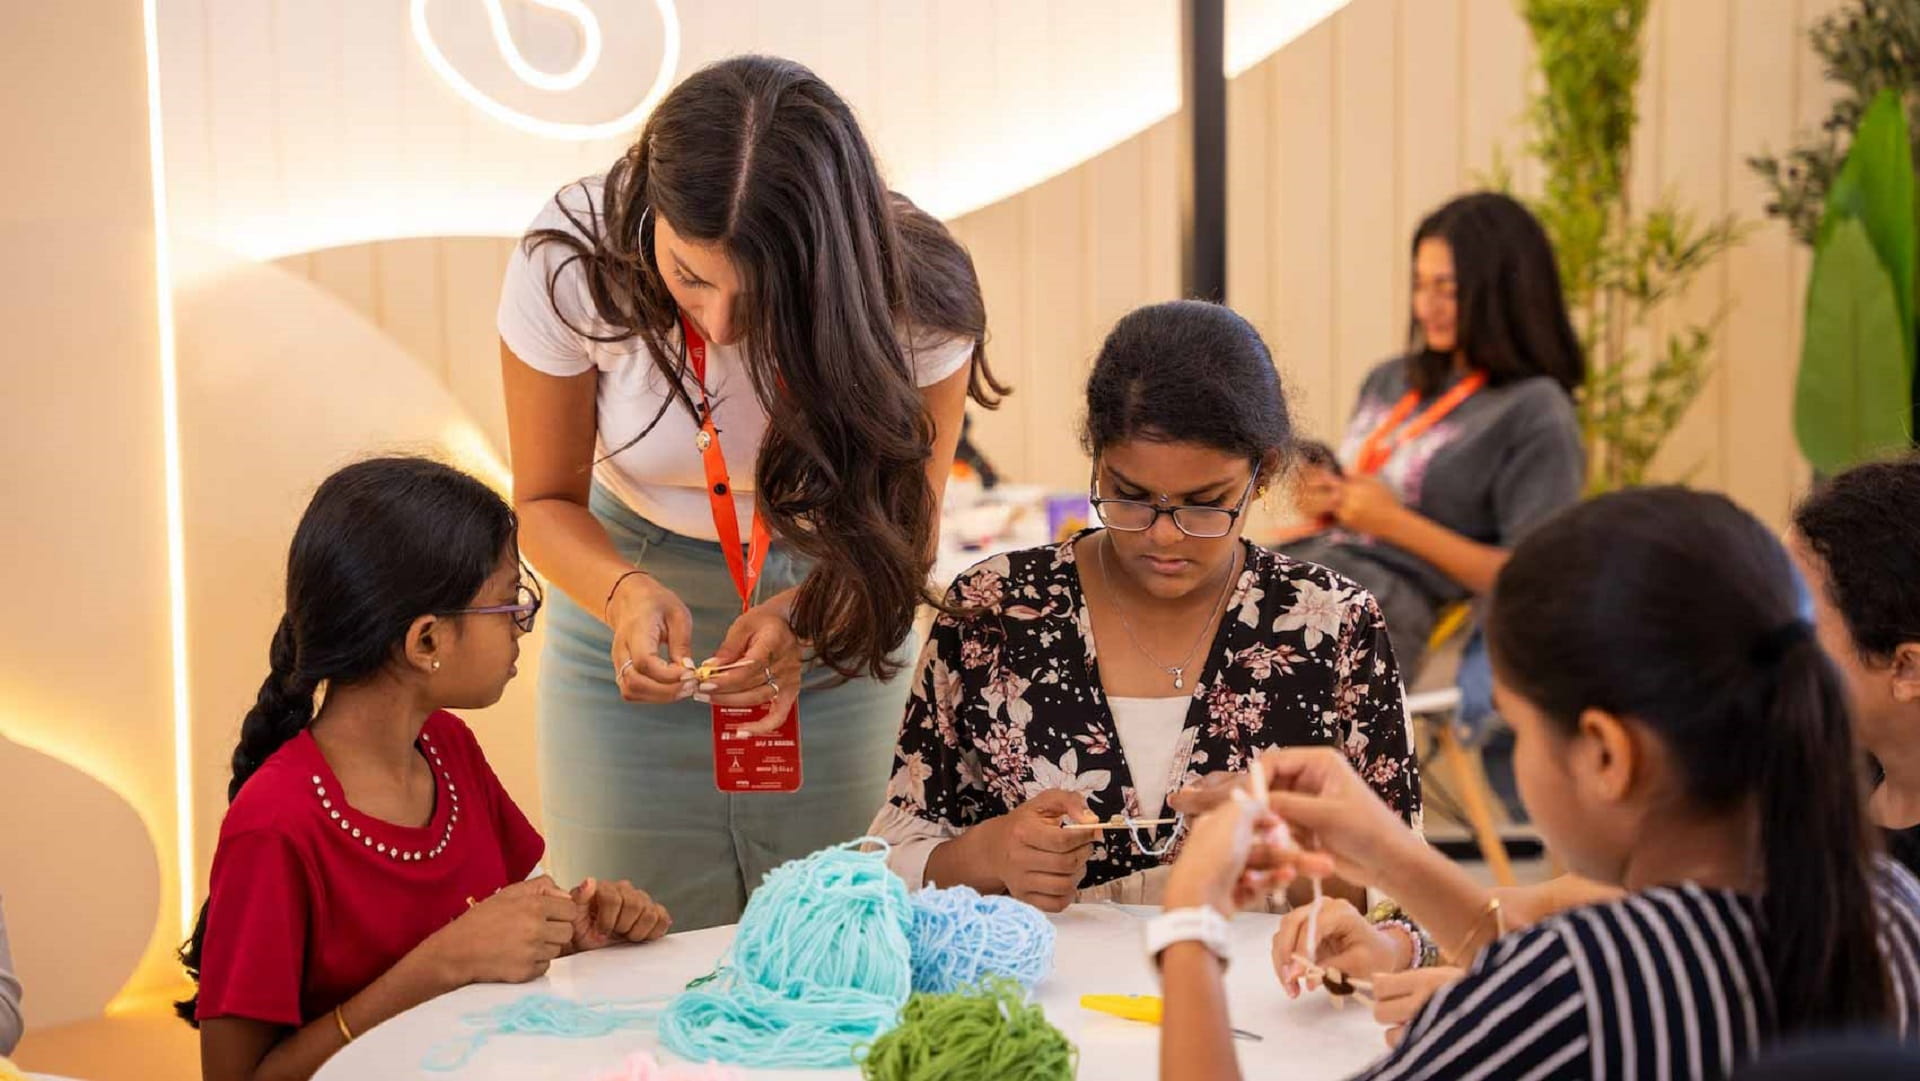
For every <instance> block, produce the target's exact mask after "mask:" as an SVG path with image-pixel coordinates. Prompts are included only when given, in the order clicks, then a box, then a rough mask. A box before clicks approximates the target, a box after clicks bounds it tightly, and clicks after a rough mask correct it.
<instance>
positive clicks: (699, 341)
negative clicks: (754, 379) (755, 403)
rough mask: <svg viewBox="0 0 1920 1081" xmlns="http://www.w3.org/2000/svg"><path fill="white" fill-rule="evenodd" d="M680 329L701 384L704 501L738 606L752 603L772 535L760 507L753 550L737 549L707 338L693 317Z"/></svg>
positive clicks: (736, 520) (735, 520)
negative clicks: (709, 381)
mask: <svg viewBox="0 0 1920 1081" xmlns="http://www.w3.org/2000/svg"><path fill="white" fill-rule="evenodd" d="M680 333H681V334H682V335H684V336H685V340H686V343H687V361H688V363H689V364H691V365H692V366H693V377H694V379H695V380H696V381H698V382H699V384H700V434H699V435H697V436H695V437H694V439H693V445H694V446H696V447H698V448H700V461H701V464H702V465H704V466H705V467H706V471H707V501H708V502H709V503H711V504H712V505H713V531H714V532H715V533H716V534H718V535H719V537H720V553H721V554H722V555H724V556H726V557H727V571H728V572H729V573H730V574H732V575H733V586H734V588H735V589H737V590H739V591H740V610H741V611H743V612H744V611H746V610H747V609H748V608H751V607H753V590H754V587H755V586H756V585H758V584H759V582H760V571H761V568H763V567H765V566H766V564H767V548H768V547H769V545H770V542H771V539H772V538H771V535H770V534H769V533H768V532H767V522H766V519H765V518H763V517H761V515H760V508H759V507H758V506H756V507H755V508H754V511H753V550H752V551H751V552H749V553H748V554H747V555H746V557H745V558H744V559H743V558H742V557H741V552H740V547H741V546H740V515H739V513H738V510H737V508H736V507H735V505H734V502H733V481H732V480H731V479H729V478H728V476H727V457H726V455H724V454H722V453H721V452H720V429H718V428H716V427H714V424H713V403H712V402H710V401H708V400H707V342H706V339H705V338H702V337H701V336H700V332H699V331H697V330H695V329H693V322H692V320H690V319H688V318H687V317H686V316H684V315H683V316H681V317H680Z"/></svg>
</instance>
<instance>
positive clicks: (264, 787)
mask: <svg viewBox="0 0 1920 1081" xmlns="http://www.w3.org/2000/svg"><path fill="white" fill-rule="evenodd" d="M539 608H540V596H539V593H538V592H537V591H536V590H535V588H534V587H533V585H532V584H531V583H529V581H528V580H527V579H526V578H525V577H524V575H523V573H522V569H521V563H520V557H519V551H518V546H517V544H516V541H515V521H514V516H513V512H512V510H511V509H509V508H508V506H507V504H506V503H505V502H503V501H502V500H501V499H500V497H499V496H497V495H495V494H494V493H493V491H492V490H491V489H489V488H487V487H486V486H485V485H483V484H481V483H480V482H479V481H477V480H475V479H473V478H472V477H469V476H467V475H466V474H464V473H461V472H459V471H457V470H454V469H451V468H448V467H447V466H444V465H440V464H438V463H435V462H430V461H426V460H424V459H418V458H381V459H375V460H372V461H367V462H361V463H359V464H357V465H352V466H348V467H347V468H345V469H343V470H341V471H339V472H338V473H335V474H334V475H333V476H332V477H329V478H328V479H327V480H326V482H325V483H323V484H322V485H321V486H320V490H319V491H318V492H317V493H315V495H314V497H313V502H312V504H310V505H309V506H308V507H307V512H306V514H305V516H303V517H302V518H301V520H300V526H299V529H298V530H297V531H296V532H295V533H294V537H293V549H292V551H291V553H290V554H289V556H288V559H287V609H286V615H284V616H283V617H281V620H280V627H279V629H278V630H277V631H275V632H274V636H273V645H272V647H271V650H270V652H269V654H268V656H269V658H270V662H271V665H272V671H271V672H269V673H268V675H267V678H266V682H264V683H263V684H261V687H260V694H259V698H258V699H257V700H256V701H255V702H254V705H253V709H252V710H250V711H249V712H248V713H247V717H246V720H245V722H244V723H243V724H242V725H241V728H240V745H239V746H238V747H236V748H234V752H233V782H232V784H231V785H229V786H228V789H227V798H228V800H229V802H230V803H231V806H230V807H229V808H228V810H227V816H226V820H225V821H224V822H222V823H221V827H220V843H219V848H218V849H217V850H216V851H215V853H214V858H213V876H212V885H211V888H210V890H209V896H208V900H207V904H206V907H205V908H203V909H202V910H201V912H200V924H199V926H198V928H196V929H195V931H194V935H193V939H192V941H191V942H189V943H188V944H187V946H186V948H185V949H184V950H183V951H182V953H181V959H182V960H183V961H184V962H185V963H186V966H187V969H188V971H189V972H190V973H192V974H194V975H195V976H196V977H197V978H198V979H199V981H200V992H199V995H198V996H197V998H196V999H193V1000H189V1001H187V1002H183V1003H181V1004H180V1013H181V1015H182V1016H183V1017H185V1018H186V1019H187V1020H188V1021H189V1022H191V1023H196V1024H198V1026H199V1028H200V1053H201V1069H202V1073H203V1075H204V1076H205V1077H206V1078H207V1081H254V1079H259V1081H264V1079H267V1078H274V1079H280V1078H306V1077H310V1076H311V1075H312V1074H313V1073H314V1071H316V1070H317V1069H318V1068H319V1067H320V1064H321V1063H323V1062H325V1061H326V1060H327V1059H328V1058H329V1057H330V1056H331V1055H332V1054H333V1053H334V1052H335V1051H337V1050H339V1049H340V1048H341V1047H342V1046H344V1045H345V1044H346V1043H347V1042H348V1041H349V1040H351V1039H353V1038H354V1036H355V1035H357V1034H359V1033H363V1032H365V1031H367V1030H368V1029H370V1028H372V1027H373V1026H375V1025H377V1024H379V1023H381V1022H382V1021H385V1020H386V1019H387V1018H389V1017H393V1016H394V1015H396V1014H398V1013H401V1012H402V1011H404V1010H407V1009H409V1008H411V1007H413V1006H415V1005H418V1004H419V1003H421V1002H425V1001H426V1000H428V999H430V998H433V997H434V996H436V995H439V994H441V993H443V992H446V991H450V990H453V989H454V988H457V987H461V986H464V985H466V984H469V983H477V982H485V981H502V982H522V981H526V980H531V979H534V978H536V977H538V976H540V975H541V974H542V973H544V972H545V971H546V969H547V965H548V963H549V962H550V961H552V960H553V959H554V958H555V957H558V956H561V955H563V954H567V953H572V952H576V951H579V950H589V949H595V948H598V947H600V946H606V945H610V944H612V943H614V942H626V941H631V942H644V941H647V940H649V939H654V938H658V937H659V936H661V935H663V934H665V933H666V931H667V928H668V926H669V925H670V923H671V920H670V919H669V918H668V916H667V914H666V911H665V910H664V909H662V908H661V907H660V906H658V905H656V904H654V903H653V902H652V901H651V900H650V899H649V898H648V897H647V895H646V894H645V893H642V892H640V891H639V890H636V889H634V888H633V887H632V886H631V885H629V884H628V883H626V882H596V881H594V880H592V879H588V880H587V881H585V882H583V883H581V884H580V885H579V886H577V887H575V888H574V889H573V890H572V891H571V892H569V891H566V890H563V889H561V888H559V887H558V886H557V885H555V884H554V882H553V880H552V879H550V878H548V877H546V876H544V875H542V876H540V877H537V878H530V877H529V876H531V875H532V874H533V872H534V870H535V868H536V865H537V864H538V862H539V860H540V856H541V853H542V851H543V850H544V848H545V844H544V842H542V841H541V839H540V835H539V834H538V833H535V832H534V830H533V827H532V826H531V825H529V824H528V823H527V820H526V817H525V816H524V815H522V814H521V813H520V809H519V808H518V807H516V806H514V803H513V800H512V798H511V797H509V796H508V795H507V792H506V790H505V789H504V788H502V787H501V785H500V781H499V779H498V778H496V777H495V776H494V774H493V770H492V769H491V768H489V767H488V765H487V760H486V756H485V755H483V754H482V753H481V752H480V746H479V744H478V743H476V742H475V741H474V738H473V733H472V732H470V731H468V729H467V726H466V725H464V724H462V723H461V722H460V719H459V718H457V717H455V716H454V715H453V714H451V713H448V712H446V710H448V709H481V708H484V707H486V706H490V705H492V704H493V703H494V702H496V701H498V700H499V699H500V695H501V692H502V691H504V690H505V689H506V685H507V681H508V680H510V679H512V678H513V676H514V661H515V659H516V658H517V657H518V656H519V654H520V636H521V635H523V634H525V633H526V632H527V631H529V630H531V629H532V628H533V620H534V616H535V614H536V613H537V612H538V611H539ZM323 687H324V688H325V692H324V694H323V695H321V702H320V705H319V709H318V711H317V712H316V710H315V708H314V706H315V695H316V693H317V692H320V691H321V689H322V688H323Z"/></svg>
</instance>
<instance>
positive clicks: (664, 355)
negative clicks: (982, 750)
mask: <svg viewBox="0 0 1920 1081" xmlns="http://www.w3.org/2000/svg"><path fill="white" fill-rule="evenodd" d="M603 191H604V194H603V197H602V199H601V200H600V205H598V206H593V205H591V204H590V205H589V206H588V209H587V210H586V211H585V214H584V217H582V216H581V214H580V213H579V212H577V211H575V210H574V209H571V208H567V207H566V201H562V204H561V205H562V207H563V209H565V211H566V213H567V215H568V217H569V219H570V222H571V224H572V225H573V227H574V230H577V232H578V235H575V231H574V230H566V229H545V230H536V231H533V232H531V233H529V234H528V235H527V238H526V241H525V243H526V244H527V245H528V247H529V250H531V249H532V248H534V247H537V246H538V245H541V244H559V245H561V246H562V247H564V248H566V249H568V256H567V258H565V259H563V260H561V261H560V262H559V264H558V265H557V266H556V268H555V271H554V274H553V277H552V278H551V279H550V280H549V282H548V290H549V297H550V298H551V295H552V289H553V288H554V285H555V283H556V282H558V280H559V277H560V274H561V273H562V272H563V271H564V270H565V269H566V267H567V266H569V265H570V264H572V263H573V262H575V261H578V262H579V264H580V270H581V272H582V276H583V278H584V280H585V282H586V287H587V293H588V296H589V297H590V298H591V300H592V303H593V309H594V314H595V316H597V318H598V320H599V321H600V322H601V323H602V324H604V325H605V327H606V328H607V329H606V330H605V331H604V332H602V333H590V332H588V331H587V330H585V329H583V328H579V327H575V328H573V329H574V330H575V331H576V332H578V333H581V334H582V335H583V336H584V337H587V338H590V339H591V340H595V341H602V342H613V341H627V340H631V339H634V338H638V339H639V340H640V341H641V342H642V343H644V344H645V345H646V346H647V349H648V352H649V353H650V354H651V356H652V358H653V363H654V365H655V366H656V368H657V369H658V371H659V373H660V375H661V376H662V377H663V380H664V382H665V384H666V385H667V386H668V387H670V388H672V393H671V394H670V396H668V397H667V398H666V400H664V401H663V402H662V403H661V407H660V411H659V412H658V413H656V414H655V415H654V417H653V420H652V421H651V422H650V423H649V424H648V425H647V426H646V427H644V428H642V429H641V430H640V431H639V432H637V433H634V434H633V436H632V437H631V439H630V440H629V441H628V442H627V444H626V446H631V445H632V444H633V442H636V441H638V440H639V439H641V438H644V437H645V436H646V435H647V433H648V432H650V431H652V430H653V427H654V426H655V425H657V424H658V423H659V421H660V418H661V417H663V416H665V414H666V411H667V410H668V409H669V408H673V406H674V403H675V402H678V403H679V407H680V408H683V409H685V410H687V411H688V413H689V415H697V414H696V407H695V405H694V402H693V397H692V395H691V394H690V392H689V390H688V387H689V386H690V385H691V384H690V382H689V379H690V376H689V373H688V367H687V360H686V356H685V350H684V348H683V347H682V346H681V345H680V344H679V343H678V342H677V340H675V339H676V335H674V333H673V331H674V328H675V325H676V323H677V322H678V309H677V308H676V307H675V305H674V302H673V296H672V294H671V293H670V292H669V291H668V289H667V284H666V282H665V280H664V279H663V278H662V277H661V275H660V271H659V268H658V267H657V266H656V264H655V260H654V257H653V236H654V228H655V223H656V222H657V221H658V219H659V218H661V217H664V218H665V219H666V220H667V221H668V222H670V223H672V226H673V229H674V230H675V231H676V232H677V233H678V234H679V235H681V236H683V237H686V238H687V239H688V240H691V241H695V242H698V243H702V244H720V245H723V246H724V248H725V249H726V251H727V252H728V254H729V255H730V256H731V257H732V260H733V262H734V264H735V265H736V266H737V267H738V269H739V272H740V275H741V280H742V296H743V310H742V311H741V312H739V313H738V314H739V317H740V318H741V320H742V323H743V326H744V327H745V328H746V329H745V333H744V335H743V342H742V345H743V352H744V355H745V357H746V362H747V363H746V366H747V371H748V375H749V378H750V381H751V383H752V386H753V392H754V395H755V397H756V398H758V399H759V402H760V404H761V406H762V407H763V408H764V409H765V410H766V413H767V418H768V423H767V429H766V436H765V438H764V439H763V441H762V442H761V445H760V455H759V459H758V460H757V461H756V462H755V463H754V476H755V480H756V481H757V485H758V489H759V499H760V504H761V507H762V508H763V510H764V512H765V514H766V516H767V522H768V525H769V526H770V527H771V528H772V529H773V531H774V532H775V533H777V534H778V535H779V536H780V538H781V539H782V540H783V541H785V542H786V543H787V544H789V545H791V546H792V547H793V548H794V549H795V550H796V551H797V552H799V553H800V554H801V555H803V556H805V557H808V558H809V559H811V561H812V564H813V569H812V571H811V572H810V573H809V574H808V576H807V579H806V581H805V582H803V583H802V584H801V586H800V591H799V596H798V598H797V600H796V602H795V604H794V606H793V617H792V618H793V626H794V630H795V632H796V633H798V634H799V636H800V637H801V639H802V640H804V641H807V642H809V643H810V644H811V647H812V650H813V655H814V659H815V660H816V661H817V662H818V663H819V664H821V665H824V666H825V667H828V668H830V669H832V670H833V671H834V672H836V673H838V674H839V675H840V676H842V677H847V678H851V677H854V676H858V675H862V674H865V675H872V676H876V677H883V678H884V677H888V676H891V675H892V674H894V673H895V672H896V671H898V670H899V667H900V665H899V663H898V662H897V661H895V660H894V659H893V657H892V653H893V651H894V649H895V648H896V647H897V646H898V644H899V643H900V642H901V641H902V640H903V639H904V638H905V637H906V636H907V632H908V631H909V629H910V628H911V625H912V620H913V613H914V609H915V607H916V606H917V605H918V604H919V603H920V602H921V601H922V600H923V599H925V598H926V596H927V588H926V581H927V574H928V571H929V569H930V567H931V563H932V558H933V552H934V548H935V545H934V528H935V523H936V521H937V515H938V513H939V508H938V507H936V506H935V505H934V501H933V488H932V485H931V483H930V482H929V480H928V477H927V475H926V468H927V463H928V460H929V458H930V457H931V455H932V446H933V435H934V426H933V421H932V419H931V418H930V417H929V416H928V414H927V411H926V409H925V407H924V404H923V402H922V399H921V396H920V392H919V389H918V387H917V386H916V385H915V381H914V371H913V364H912V357H911V355H910V353H911V351H912V350H913V349H914V348H915V347H916V346H917V345H919V344H921V343H922V342H924V341H925V339H926V338H927V336H928V335H929V334H930V333H932V334H938V335H939V336H942V337H947V336H960V335H966V336H969V337H971V338H972V339H973V340H974V342H975V343H976V352H975V356H974V359H973V375H972V378H971V383H970V392H971V394H972V396H973V398H974V400H975V401H977V402H979V403H980V404H981V405H983V406H986V407H988V408H992V407H993V406H995V405H997V404H998V402H999V396H1000V395H1001V394H1003V393H1005V391H1006V389H1007V388H1006V387H1004V386H1002V385H1001V384H999V383H998V382H996V381H995V380H994V378H993V376H992V373H991V372H990V371H989V370H988V369H987V367H986V363H985V355H984V353H983V352H982V351H981V348H980V347H981V346H982V345H983V344H984V341H985V329H986V328H985V323H986V320H985V311H984V306H983V305H982V304H981V302H980V290H979V282H978V281H977V280H976V279H975V278H974V275H973V270H972V265H971V261H970V260H969V259H968V258H967V255H966V252H965V250H964V249H962V248H961V247H960V246H959V244H958V243H956V242H955V241H954V240H953V238H952V237H951V236H950V235H948V233H947V231H946V230H945V229H944V228H942V227H941V226H940V225H939V223H938V222H936V221H934V220H933V219H932V218H930V217H927V216H926V215H924V214H922V213H920V212H919V211H918V210H917V209H915V208H914V207H913V206H912V204H911V203H908V202H906V201H905V200H904V199H901V198H899V197H897V196H895V195H894V194H893V193H891V192H889V191H888V190H887V187H886V185H885V183H884V182H882V180H881V177H880V171H879V168H878V166H877V165H876V164H875V162H874V157H873V152H872V150H871V149H870V148H869V147H868V145H867V140H866V136H865V135H864V134H862V132H861V130H860V126H859V124H858V122H856V121H855V119H854V116H853V112H852V110H850V109H849V108H848V107H847V104H846V102H844V101H842V100H841V98H840V96H839V95H838V94H836V93H834V92H833V90H832V89H831V88H830V87H828V86H827V84H826V83H824V82H822V81H821V80H820V79H819V78H818V77H817V76H815V75H814V74H813V73H812V72H811V71H809V70H807V69H806V68H805V67H802V66H801V65H799V64H796V63H794V62H793V61H790V60H782V59H777V58H774V57H766V56H742V57H735V58H733V59H730V60H723V61H720V62H719V63H716V64H713V65H710V66H708V67H706V68H703V69H701V70H700V71H698V72H696V73H695V74H694V75H692V76H691V77H689V78H688V79H687V80H686V81H685V82H682V83H681V84H680V85H679V86H677V87H675V88H674V89H673V91H672V92H670V93H669V94H668V95H667V96H666V98H665V99H664V100H662V101H661V103H660V105H659V107H657V108H656V109H654V111H653V113H652V115H651V116H650V117H649V118H648V120H647V123H646V127H645V129H644V130H643V131H642V132H641V134H640V138H639V141H637V142H635V143H634V144H633V146H632V147H631V148H630V149H629V150H628V151H627V153H626V154H625V155H623V156H622V157H621V158H620V160H619V161H618V162H616V163H614V165H613V167H612V168H611V169H610V170H608V172H607V175H606V180H605V186H604V189H603ZM582 237H585V238H587V239H584V240H583V239H582ZM555 310H556V311H562V308H561V307H560V306H559V305H556V306H555ZM562 318H563V319H564V318H565V315H564V314H562ZM903 341H904V343H903ZM608 436H609V442H612V441H613V440H614V439H617V438H618V437H619V436H618V433H608ZM620 449H622V450H624V449H625V446H623V447H621V448H620ZM615 453H618V451H615Z"/></svg>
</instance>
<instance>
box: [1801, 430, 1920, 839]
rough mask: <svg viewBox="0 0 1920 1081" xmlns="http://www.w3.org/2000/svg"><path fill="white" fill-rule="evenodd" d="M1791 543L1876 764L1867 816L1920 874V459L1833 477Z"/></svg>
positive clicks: (1859, 732) (1807, 507)
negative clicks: (1874, 782) (1876, 781)
mask: <svg viewBox="0 0 1920 1081" xmlns="http://www.w3.org/2000/svg"><path fill="white" fill-rule="evenodd" d="M1787 548H1788V550H1789V551H1790V552H1792V553H1793V557H1794V560H1795V562H1797V563H1798V564H1799V565H1800V569H1801V572H1802V573H1803V574H1804V575H1805V576H1806V580H1807V584H1808V587H1809V590H1810V592H1812V594H1813V610H1814V625H1815V626H1817V627H1818V628H1819V630H1820V644H1821V645H1822V646H1824V647H1825V648H1826V651H1827V654H1828V656H1830V657H1832V658H1833V663H1834V665H1835V667H1837V668H1838V669H1839V670H1840V675H1841V677H1842V678H1843V679H1844V681H1845V683H1846V685H1847V697H1848V699H1849V701H1850V703H1851V705H1852V707H1853V728H1854V735H1855V736H1856V737H1857V738H1858V739H1859V741H1860V744H1861V746H1863V747H1865V748H1866V750H1867V753H1869V754H1871V755H1872V756H1873V758H1874V762H1875V765H1876V766H1877V772H1878V774H1879V782H1878V784H1877V785H1876V786H1875V787H1874V790H1873V793H1872V795H1871V796H1870V797H1869V798H1868V800H1867V813H1868V817H1869V818H1871V819H1872V820H1873V824H1874V825H1876V826H1878V827H1880V828H1881V829H1882V830H1884V831H1885V837H1886V842H1887V852H1888V854H1889V855H1891V856H1893V858H1894V859H1897V860H1899V861H1900V862H1901V863H1903V864H1905V865H1906V867H1907V869H1908V870H1910V871H1913V872H1915V873H1916V874H1920V456H1909V457H1907V458H1904V459H1900V460H1897V461H1890V462H1876V463H1874V464H1871V465H1863V466H1858V467H1856V468H1854V469H1849V470H1847V471H1846V472H1845V473H1842V474H1840V475H1839V476H1837V477H1834V478H1833V479H1832V480H1830V481H1828V482H1827V484H1826V485H1825V486H1824V487H1822V488H1821V489H1820V490H1819V491H1817V492H1815V493H1814V494H1813V495H1812V496H1811V497H1809V498H1808V499H1807V501H1806V502H1804V503H1802V504H1801V505H1800V507H1799V509H1798V510H1796V511H1795V512H1794V515H1793V532H1792V534H1791V536H1790V537H1789V538H1788V543H1787Z"/></svg>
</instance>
